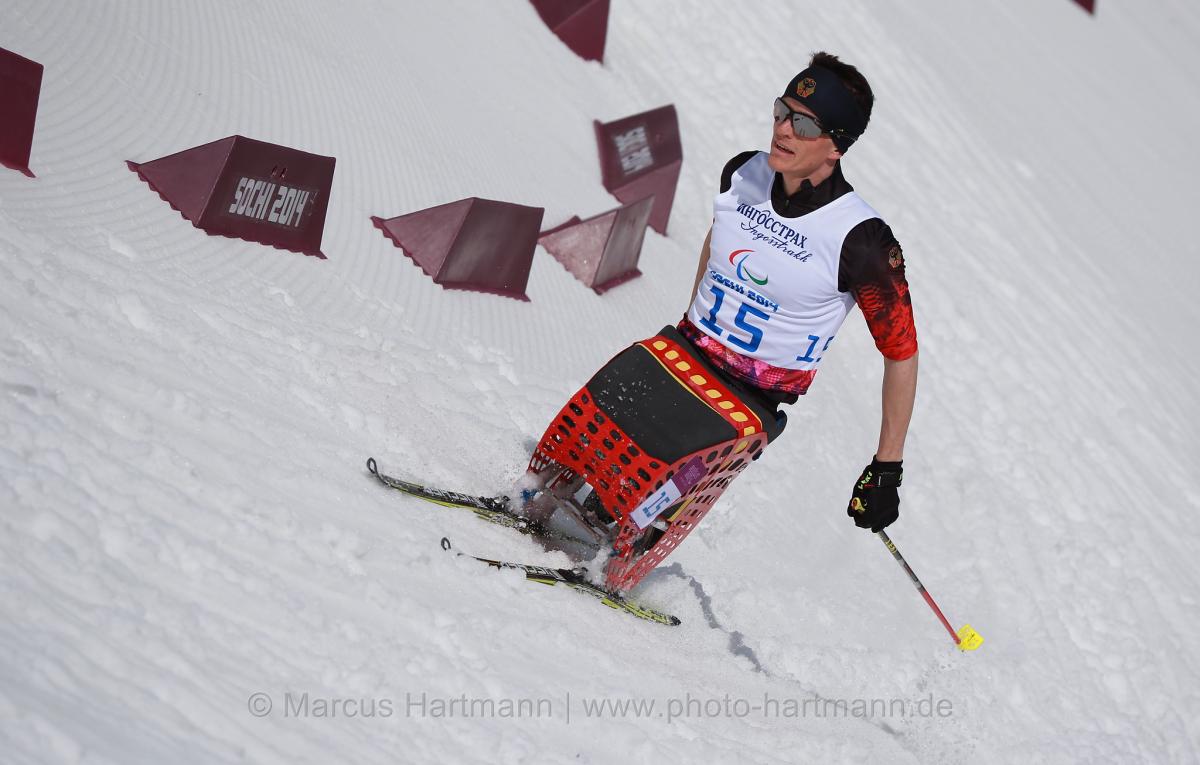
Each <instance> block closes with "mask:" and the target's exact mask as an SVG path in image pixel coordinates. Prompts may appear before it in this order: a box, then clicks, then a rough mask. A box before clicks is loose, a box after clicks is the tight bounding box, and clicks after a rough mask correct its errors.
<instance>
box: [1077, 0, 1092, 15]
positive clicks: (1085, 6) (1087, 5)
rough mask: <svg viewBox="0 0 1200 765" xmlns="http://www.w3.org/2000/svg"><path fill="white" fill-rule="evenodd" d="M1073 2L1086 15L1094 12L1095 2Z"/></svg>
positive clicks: (1078, 0) (1089, 0) (1088, 0)
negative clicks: (1080, 7)
mask: <svg viewBox="0 0 1200 765" xmlns="http://www.w3.org/2000/svg"><path fill="white" fill-rule="evenodd" d="M1075 2H1077V3H1079V5H1080V6H1082V7H1083V9H1084V10H1085V11H1087V12H1088V13H1093V14H1094V13H1095V12H1096V0H1075Z"/></svg>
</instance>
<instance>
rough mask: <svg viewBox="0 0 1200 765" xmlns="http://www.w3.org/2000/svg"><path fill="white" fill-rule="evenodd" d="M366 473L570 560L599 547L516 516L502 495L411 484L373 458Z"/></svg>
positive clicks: (402, 490)
mask: <svg viewBox="0 0 1200 765" xmlns="http://www.w3.org/2000/svg"><path fill="white" fill-rule="evenodd" d="M367 470H368V471H370V473H371V475H373V476H375V478H376V479H377V480H378V481H379V482H380V483H382V484H383V485H384V486H388V487H390V488H393V489H396V490H397V491H401V492H404V493H405V494H407V495H409V496H411V497H417V498H418V499H423V500H425V501H426V502H432V503H434V504H435V505H441V506H442V507H453V508H459V509H462V510H469V511H470V512H472V513H473V514H474V515H475V516H476V517H477V518H479V519H481V520H484V521H487V522H488V523H494V524H496V525H498V526H504V527H505V528H509V529H514V530H516V531H518V532H520V533H522V534H525V535H527V536H530V537H533V538H534V539H536V540H537V541H538V543H539V544H541V545H542V546H543V547H545V548H546V549H551V550H561V551H562V552H565V553H567V554H568V555H571V556H572V557H582V558H587V557H591V556H592V555H594V554H595V553H596V551H597V550H598V549H599V547H598V546H597V545H596V544H595V543H589V542H587V541H584V540H581V539H577V538H575V537H572V536H569V535H566V534H563V533H560V532H559V531H556V530H555V529H549V528H546V527H545V526H543V525H542V524H540V523H538V522H537V521H534V520H532V519H529V518H526V517H525V516H523V515H520V514H518V513H516V512H515V511H514V510H513V509H512V506H511V502H512V501H511V500H510V499H509V498H508V497H506V496H503V495H500V496H494V497H487V496H473V495H470V494H461V493H459V492H456V491H446V490H445V489H435V488H432V487H429V486H425V485H423V484H419V483H413V482H412V481H405V480H403V479H400V478H395V477H393V476H390V475H387V474H385V473H381V472H380V471H379V465H378V463H376V462H375V458H374V457H369V458H367Z"/></svg>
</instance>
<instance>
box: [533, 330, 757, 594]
mask: <svg viewBox="0 0 1200 765" xmlns="http://www.w3.org/2000/svg"><path fill="white" fill-rule="evenodd" d="M639 345H641V346H642V347H643V348H645V349H646V350H647V351H649V352H650V353H651V354H653V355H654V357H655V358H656V359H658V361H659V362H660V363H661V364H662V366H663V368H664V369H665V370H666V371H667V372H668V373H669V374H671V376H672V377H674V378H675V379H676V381H678V382H679V383H680V385H681V386H682V387H683V388H684V389H685V390H686V392H687V394H688V395H693V396H696V397H697V398H698V399H700V400H701V401H704V402H705V403H706V404H707V405H708V406H709V407H711V408H712V409H713V410H714V411H715V412H717V413H718V414H720V415H721V416H722V417H723V418H725V420H726V421H727V422H729V423H730V425H732V426H734V428H735V429H736V431H737V432H738V434H739V435H738V436H737V437H735V438H732V439H730V440H728V441H724V442H722V443H718V444H714V445H709V446H707V447H705V448H703V449H699V450H697V451H695V452H693V453H691V454H688V455H686V456H684V457H683V458H681V459H679V460H677V461H676V462H674V463H670V464H668V463H665V462H663V461H662V460H660V459H657V458H656V457H655V456H654V455H651V454H647V453H646V452H645V450H643V449H642V448H641V447H640V446H639V445H638V444H636V443H634V441H633V440H632V439H631V438H630V437H629V435H628V434H627V433H626V432H625V431H623V430H622V429H621V428H620V427H618V426H617V424H616V423H615V422H613V421H612V419H611V418H610V417H609V416H608V415H607V414H606V413H605V412H603V411H601V410H600V409H599V407H597V406H596V403H595V400H594V397H593V396H592V394H591V393H590V391H589V390H588V389H587V388H586V387H584V388H582V389H580V390H579V391H578V392H577V393H576V394H575V395H574V396H572V397H571V400H570V401H568V402H567V404H566V405H565V406H564V407H563V408H562V410H561V411H559V413H558V415H557V416H556V417H555V418H554V421H553V422H551V423H550V426H549V427H548V428H547V429H546V432H545V434H544V435H543V436H542V439H541V441H540V442H539V443H538V446H537V449H535V450H534V453H533V457H532V459H531V460H530V463H529V470H530V471H531V472H534V473H538V474H540V475H542V477H543V478H544V479H547V480H549V481H550V482H551V483H562V482H566V483H568V484H569V483H571V482H572V480H573V479H575V478H577V477H582V478H583V480H585V481H587V483H588V484H589V485H590V486H591V487H592V489H593V490H594V491H595V492H596V495H597V497H598V498H599V500H600V502H601V504H602V505H603V506H604V508H605V510H607V511H608V512H609V513H610V514H611V515H612V517H613V518H614V519H615V520H617V521H618V527H617V533H616V537H615V539H614V541H613V551H612V557H611V558H610V559H609V562H608V565H607V567H606V569H605V585H606V586H607V587H608V588H609V589H610V590H612V591H614V592H627V591H629V590H630V589H632V588H633V587H634V586H636V585H637V584H638V583H639V582H640V581H641V580H642V579H643V578H644V577H645V576H646V574H648V573H649V572H650V571H652V570H653V569H654V568H655V567H656V566H657V565H658V564H659V563H661V562H662V561H663V560H664V559H665V558H666V557H667V556H668V555H670V553H671V552H672V551H673V550H674V549H675V548H676V547H677V546H678V545H679V543H680V542H682V541H683V539H684V538H685V537H686V536H687V535H688V534H689V533H691V531H692V529H694V528H695V527H696V525H697V524H698V523H699V522H700V520H701V519H702V518H703V517H704V516H705V514H706V513H708V511H709V510H710V509H711V508H712V506H713V505H714V504H716V501H717V499H718V498H719V497H720V496H721V494H722V493H723V492H724V491H725V488H726V487H728V486H729V484H730V483H731V482H732V481H733V479H734V478H735V477H737V475H738V474H739V473H741V471H742V470H744V469H745V468H746V465H747V464H748V463H749V462H750V461H751V460H752V459H753V458H754V456H755V455H756V454H757V453H758V451H759V450H760V449H762V447H764V446H765V445H766V443H767V436H766V434H765V433H763V432H762V423H761V422H760V420H759V418H758V417H757V416H756V415H755V414H754V413H753V411H752V410H751V409H749V407H747V406H746V405H745V403H744V402H742V401H741V400H740V399H739V398H738V397H737V396H736V395H734V394H733V392H732V391H730V390H729V389H728V388H727V387H725V386H724V385H723V384H722V383H721V382H720V381H719V380H716V379H713V378H711V377H710V376H709V375H708V374H707V373H704V372H703V371H702V366H701V365H700V364H699V363H698V362H696V360H695V359H694V358H693V357H692V355H691V353H690V352H689V351H688V350H687V349H686V348H683V347H682V346H680V345H678V344H676V343H674V342H672V341H671V340H670V339H669V338H665V337H662V336H657V337H653V338H650V339H649V340H646V341H644V342H643V343H639ZM696 457H700V458H701V459H702V460H703V461H704V464H705V465H706V466H707V468H708V472H707V474H706V475H705V477H704V479H703V480H701V481H700V482H699V483H697V484H696V485H695V486H693V487H692V488H691V489H689V490H688V491H687V492H686V493H685V494H684V495H683V497H682V498H681V499H680V501H679V502H678V503H677V504H676V505H675V506H673V507H672V508H671V509H669V510H668V511H667V514H664V518H665V519H666V520H667V521H668V527H667V530H666V532H665V533H663V534H662V536H661V537H660V538H659V539H658V540H657V541H655V543H654V544H653V546H650V547H649V549H646V546H645V545H644V544H643V545H639V544H638V542H639V540H641V538H642V536H643V534H645V533H656V534H657V533H658V532H657V531H654V532H651V531H650V529H647V530H642V529H640V528H638V526H637V524H636V523H634V521H633V520H632V519H631V518H630V517H629V514H630V513H631V512H632V511H633V510H634V509H636V508H637V507H638V505H640V504H641V503H642V502H643V501H644V500H645V499H646V498H647V497H648V496H649V495H650V494H651V493H652V492H654V491H657V490H658V489H661V488H662V486H663V484H664V483H665V482H666V481H668V480H670V479H671V478H672V477H673V476H674V475H675V473H676V471H678V470H679V469H680V468H682V467H683V466H684V465H685V464H687V463H688V462H690V461H691V460H693V459H694V458H696Z"/></svg>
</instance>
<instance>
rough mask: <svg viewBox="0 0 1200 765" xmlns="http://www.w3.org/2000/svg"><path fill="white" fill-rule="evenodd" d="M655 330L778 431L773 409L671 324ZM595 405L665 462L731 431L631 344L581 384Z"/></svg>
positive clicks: (723, 437) (770, 430)
mask: <svg viewBox="0 0 1200 765" xmlns="http://www.w3.org/2000/svg"><path fill="white" fill-rule="evenodd" d="M659 335H661V336H663V337H666V338H667V339H669V340H671V341H673V342H675V343H676V344H678V345H679V346H680V347H682V348H683V349H684V350H685V351H687V352H688V353H689V354H690V355H691V356H692V359H690V360H694V361H695V363H697V364H699V365H700V366H701V367H703V368H704V369H705V371H707V372H708V374H710V375H712V376H714V377H715V378H717V379H719V380H721V382H722V383H724V384H725V386H726V387H727V388H729V389H730V390H731V391H732V392H733V393H734V394H735V395H737V396H738V397H739V398H740V399H741V400H742V402H743V403H745V404H746V405H747V406H748V407H749V408H750V409H751V411H753V412H754V413H755V414H756V415H758V417H759V419H760V420H761V421H762V424H763V430H764V431H765V432H766V433H767V437H768V439H770V440H774V438H775V436H777V435H779V432H780V425H779V422H778V420H776V418H775V413H774V412H773V411H772V410H769V409H767V408H766V406H765V405H764V404H763V402H762V401H760V400H759V397H758V396H756V395H754V393H753V392H752V391H750V390H748V389H747V388H746V387H745V386H743V385H741V384H740V383H738V382H737V381H734V380H731V379H730V378H728V377H727V376H726V375H723V374H721V373H720V372H719V371H718V370H717V369H716V368H714V367H713V366H712V365H711V364H709V363H708V361H707V359H705V358H704V356H703V354H701V353H700V352H699V351H697V350H696V349H695V348H694V347H693V346H692V345H691V344H690V343H689V342H688V341H687V339H686V338H684V337H683V335H681V334H679V331H678V330H677V329H675V327H672V326H667V327H664V328H663V330H662V331H661V332H659ZM587 387H588V390H590V391H591V393H592V396H593V397H594V398H595V401H596V405H597V406H598V407H599V408H600V410H601V411H603V412H604V413H605V414H607V415H608V416H609V417H611V418H612V419H613V421H614V422H616V424H617V425H618V426H619V427H620V428H621V430H623V431H625V432H626V433H627V434H628V435H629V437H630V438H632V439H633V440H634V442H635V443H636V444H637V445H638V446H639V447H640V448H641V449H642V450H643V451H645V452H646V453H647V454H649V455H651V456H653V457H655V458H656V459H659V460H662V461H664V462H666V463H668V464H670V463H672V462H675V461H676V460H678V459H681V458H682V457H686V456H687V455H688V454H691V453H692V452H695V451H699V450H701V449H704V448H707V447H709V446H713V445H715V444H719V443H721V442H723V441H728V440H730V439H732V438H735V437H736V436H737V434H738V433H737V430H735V429H734V427H733V426H732V425H730V424H729V423H728V422H726V421H725V418H724V417H722V416H721V415H719V414H717V412H715V411H713V409H712V407H710V406H709V405H708V404H706V403H705V402H703V401H701V400H700V399H699V398H698V397H697V396H695V395H694V394H693V393H692V392H691V391H690V390H688V389H687V388H685V387H684V386H683V385H681V384H680V383H679V381H678V380H676V379H675V378H674V377H673V376H672V375H671V373H670V372H668V371H667V370H665V369H663V366H662V364H660V363H659V362H658V360H657V359H656V358H655V357H654V355H653V354H651V353H650V352H649V351H648V350H646V349H645V348H643V347H642V346H640V345H636V344H635V345H632V346H630V347H629V348H626V349H625V350H623V351H621V352H620V353H619V354H617V355H616V357H614V358H613V359H612V361H610V362H608V363H607V364H605V365H604V367H603V368H602V369H601V370H600V371H599V372H597V373H596V374H595V375H594V376H593V377H592V379H591V380H590V381H588V384H587Z"/></svg>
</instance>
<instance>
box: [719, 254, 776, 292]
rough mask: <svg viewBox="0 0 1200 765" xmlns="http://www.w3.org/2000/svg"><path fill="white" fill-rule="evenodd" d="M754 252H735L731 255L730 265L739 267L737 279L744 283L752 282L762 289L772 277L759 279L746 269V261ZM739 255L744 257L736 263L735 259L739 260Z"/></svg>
mask: <svg viewBox="0 0 1200 765" xmlns="http://www.w3.org/2000/svg"><path fill="white" fill-rule="evenodd" d="M753 252H754V250H734V251H733V252H731V253H729V263H730V265H733V266H737V277H738V278H739V279H741V280H742V281H747V280H749V281H752V282H754V283H755V284H757V285H758V286H760V287H762V286H763V285H765V284H766V283H767V280H768V279H770V278H771V277H769V276H764V277H763V278H761V279H759V278H758V277H757V276H755V275H754V274H752V273H750V269H748V268H746V259H747V258H749V257H750V255H751V254H753ZM743 253H745V254H743ZM738 255H741V256H742V257H741V258H740V259H739V260H737V261H735V260H734V259H735V258H737V256H738Z"/></svg>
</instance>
